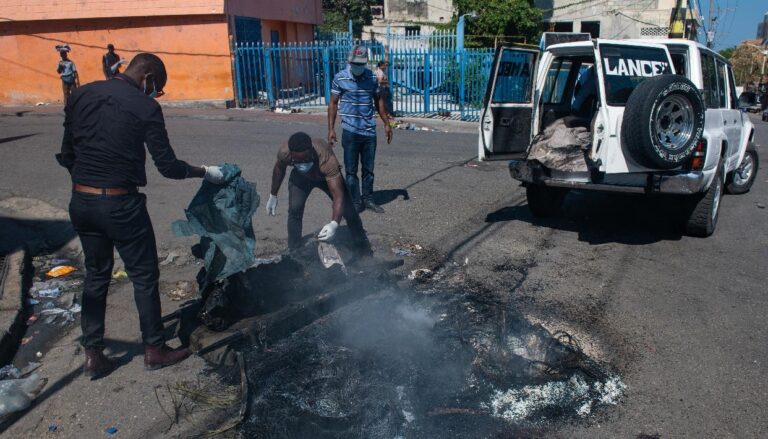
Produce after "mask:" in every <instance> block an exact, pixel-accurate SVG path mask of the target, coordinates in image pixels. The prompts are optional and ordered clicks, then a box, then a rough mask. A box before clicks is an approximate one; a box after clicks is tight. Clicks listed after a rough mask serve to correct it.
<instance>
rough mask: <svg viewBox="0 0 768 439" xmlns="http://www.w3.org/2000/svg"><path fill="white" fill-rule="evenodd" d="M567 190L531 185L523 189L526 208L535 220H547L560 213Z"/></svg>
mask: <svg viewBox="0 0 768 439" xmlns="http://www.w3.org/2000/svg"><path fill="white" fill-rule="evenodd" d="M567 194H568V189H565V188H559V187H547V186H543V185H538V184H531V185H528V186H526V187H525V195H526V198H527V199H528V208H529V209H530V210H531V213H533V216H535V217H537V218H549V217H552V216H555V215H557V214H558V213H560V209H561V207H562V206H563V200H565V196H566V195H567Z"/></svg>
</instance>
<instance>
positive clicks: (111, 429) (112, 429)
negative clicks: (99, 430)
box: [104, 427, 117, 436]
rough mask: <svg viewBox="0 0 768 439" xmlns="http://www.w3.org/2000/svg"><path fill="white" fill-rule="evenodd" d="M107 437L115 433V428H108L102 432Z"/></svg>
mask: <svg viewBox="0 0 768 439" xmlns="http://www.w3.org/2000/svg"><path fill="white" fill-rule="evenodd" d="M104 431H105V432H106V433H107V434H108V435H110V436H112V435H113V434H116V433H117V428H115V427H109V428H108V429H106V430H104Z"/></svg>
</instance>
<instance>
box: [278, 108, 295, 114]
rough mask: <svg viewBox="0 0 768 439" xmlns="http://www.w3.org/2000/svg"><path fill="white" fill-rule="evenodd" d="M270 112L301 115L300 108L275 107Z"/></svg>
mask: <svg viewBox="0 0 768 439" xmlns="http://www.w3.org/2000/svg"><path fill="white" fill-rule="evenodd" d="M272 111H273V112H275V113H278V114H292V113H301V108H290V107H275V108H274V109H273V110H272Z"/></svg>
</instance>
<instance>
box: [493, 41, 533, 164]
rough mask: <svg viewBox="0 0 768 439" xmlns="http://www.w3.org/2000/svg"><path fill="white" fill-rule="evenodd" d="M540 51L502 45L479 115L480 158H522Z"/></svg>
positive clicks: (524, 151) (527, 135) (528, 134)
mask: <svg viewBox="0 0 768 439" xmlns="http://www.w3.org/2000/svg"><path fill="white" fill-rule="evenodd" d="M538 57H539V51H538V50H534V49H521V48H517V47H499V48H498V49H496V56H495V58H494V60H493V67H492V68H491V77H490V79H489V80H488V87H487V89H486V91H485V100H484V102H483V112H482V115H481V117H480V136H479V139H478V144H479V145H478V159H479V160H501V159H514V158H522V157H523V156H525V153H526V151H527V150H528V145H529V143H530V140H531V119H532V115H533V85H534V82H535V79H536V61H537V60H538Z"/></svg>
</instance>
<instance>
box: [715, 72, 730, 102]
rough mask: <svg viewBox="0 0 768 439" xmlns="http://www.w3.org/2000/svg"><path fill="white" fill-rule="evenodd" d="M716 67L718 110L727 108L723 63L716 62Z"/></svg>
mask: <svg viewBox="0 0 768 439" xmlns="http://www.w3.org/2000/svg"><path fill="white" fill-rule="evenodd" d="M715 64H716V66H717V104H718V106H719V107H720V108H728V104H727V98H726V89H725V63H723V62H722V61H720V60H716V61H715Z"/></svg>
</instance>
